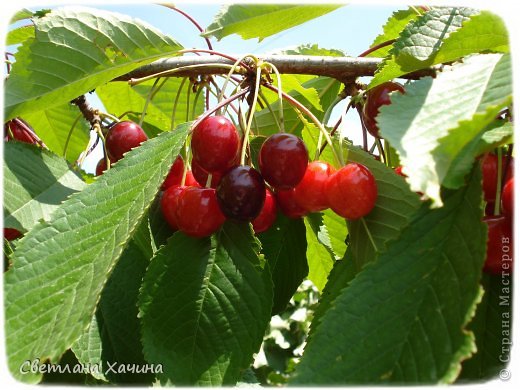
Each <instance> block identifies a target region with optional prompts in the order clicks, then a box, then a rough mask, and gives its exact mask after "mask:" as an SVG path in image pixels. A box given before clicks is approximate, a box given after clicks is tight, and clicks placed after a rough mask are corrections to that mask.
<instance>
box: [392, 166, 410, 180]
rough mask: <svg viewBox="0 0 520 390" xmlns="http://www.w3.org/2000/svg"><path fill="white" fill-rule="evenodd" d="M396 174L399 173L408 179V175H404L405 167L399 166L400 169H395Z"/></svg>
mask: <svg viewBox="0 0 520 390" xmlns="http://www.w3.org/2000/svg"><path fill="white" fill-rule="evenodd" d="M394 172H395V173H397V174H398V175H399V176H402V177H408V176H407V175H405V174H404V173H403V167H402V166H401V165H399V166H398V167H395V169H394Z"/></svg>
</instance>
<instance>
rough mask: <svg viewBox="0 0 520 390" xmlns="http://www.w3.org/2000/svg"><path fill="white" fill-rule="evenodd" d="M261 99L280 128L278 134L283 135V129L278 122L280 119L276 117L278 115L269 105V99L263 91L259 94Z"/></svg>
mask: <svg viewBox="0 0 520 390" xmlns="http://www.w3.org/2000/svg"><path fill="white" fill-rule="evenodd" d="M259 97H260V100H262V102H263V103H264V105H265V106H266V107H267V109H268V110H269V112H270V113H271V115H272V117H273V119H274V123H276V126H277V127H278V132H279V133H283V130H282V127H281V126H280V123H279V122H278V118H277V117H276V114H275V113H274V111H273V108H272V107H271V104H270V103H269V101H268V100H267V98H266V97H265V95H264V93H263V92H262V91H261V90H260V92H259Z"/></svg>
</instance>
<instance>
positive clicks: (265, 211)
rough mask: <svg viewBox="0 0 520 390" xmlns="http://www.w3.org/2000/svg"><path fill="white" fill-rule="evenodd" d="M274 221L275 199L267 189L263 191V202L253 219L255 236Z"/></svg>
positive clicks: (267, 228)
mask: <svg viewBox="0 0 520 390" xmlns="http://www.w3.org/2000/svg"><path fill="white" fill-rule="evenodd" d="M274 221H276V199H275V197H274V195H273V193H272V192H271V190H270V189H269V188H267V187H266V189H265V202H264V207H262V211H260V214H258V217H256V218H255V219H253V222H252V224H253V229H254V231H255V233H256V234H258V233H263V232H265V231H266V230H269V228H270V227H271V226H272V225H273V223H274Z"/></svg>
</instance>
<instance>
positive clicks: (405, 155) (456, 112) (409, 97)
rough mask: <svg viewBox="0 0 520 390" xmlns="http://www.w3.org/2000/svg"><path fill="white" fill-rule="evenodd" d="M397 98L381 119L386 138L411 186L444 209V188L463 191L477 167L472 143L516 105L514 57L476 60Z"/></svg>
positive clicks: (413, 86) (410, 87)
mask: <svg viewBox="0 0 520 390" xmlns="http://www.w3.org/2000/svg"><path fill="white" fill-rule="evenodd" d="M391 99H392V104H390V105H387V106H384V107H382V108H381V110H380V114H379V115H378V117H377V121H378V123H379V127H380V129H381V134H382V136H383V137H384V138H385V139H387V140H388V141H389V142H390V144H391V145H392V147H394V148H395V149H396V150H397V152H398V153H399V158H400V159H401V163H402V165H403V166H404V173H406V174H407V175H408V182H409V183H410V185H411V188H412V189H413V190H414V191H418V192H422V193H424V194H426V195H427V196H428V197H430V198H431V199H432V200H433V202H434V206H436V207H439V206H440V205H442V201H441V198H440V187H441V184H444V185H446V186H449V187H450V188H458V187H460V185H462V184H463V182H464V176H465V175H466V174H467V173H468V172H469V170H470V169H471V165H472V161H473V158H474V157H475V156H474V155H473V154H472V153H469V154H468V153H465V154H464V152H465V149H464V148H465V147H466V145H468V144H469V143H471V142H472V140H473V139H474V138H475V137H479V138H480V137H481V136H482V131H483V130H484V129H485V127H486V126H487V125H488V124H489V123H490V122H491V121H492V120H493V119H494V118H495V117H496V115H497V114H498V113H499V112H500V110H501V109H502V108H504V107H505V106H507V105H508V104H509V103H510V102H511V99H512V91H511V69H510V57H509V55H507V54H505V55H502V54H485V55H477V56H473V57H470V58H468V59H466V60H465V61H464V63H462V64H457V65H454V66H453V67H451V68H450V69H449V70H446V71H444V72H442V73H440V74H439V75H438V76H437V77H436V78H435V79H432V78H423V79H421V80H419V81H416V82H414V83H412V84H410V85H408V86H407V87H406V93H405V94H404V95H401V94H394V95H392V97H391ZM453 102H457V104H456V106H453ZM469 150H472V149H471V148H469ZM461 153H463V154H462V155H460V154H461ZM461 161H465V163H464V164H461V163H460V162H461Z"/></svg>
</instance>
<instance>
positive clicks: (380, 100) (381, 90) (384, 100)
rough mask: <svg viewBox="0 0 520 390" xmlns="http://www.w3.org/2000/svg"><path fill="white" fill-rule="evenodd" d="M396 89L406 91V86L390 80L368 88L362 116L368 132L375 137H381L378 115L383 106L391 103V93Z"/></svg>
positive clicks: (401, 91)
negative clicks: (377, 120)
mask: <svg viewBox="0 0 520 390" xmlns="http://www.w3.org/2000/svg"><path fill="white" fill-rule="evenodd" d="M394 91H399V92H400V93H404V88H403V86H402V85H401V84H398V83H394V82H392V81H388V82H386V83H383V84H380V85H378V86H377V87H374V88H372V89H370V90H368V91H367V93H366V101H365V104H364V106H363V115H362V116H361V117H362V120H363V123H364V124H365V127H366V128H367V130H368V132H369V133H370V134H372V136H374V137H377V138H381V136H380V135H379V127H378V126H377V122H376V117H377V115H378V114H379V109H380V108H381V106H386V105H389V104H390V103H391V101H390V93H391V92H394Z"/></svg>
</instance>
